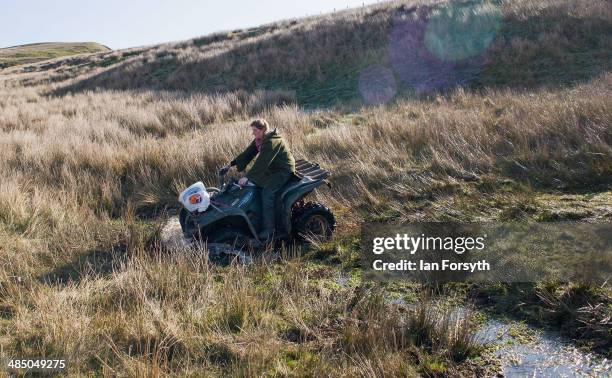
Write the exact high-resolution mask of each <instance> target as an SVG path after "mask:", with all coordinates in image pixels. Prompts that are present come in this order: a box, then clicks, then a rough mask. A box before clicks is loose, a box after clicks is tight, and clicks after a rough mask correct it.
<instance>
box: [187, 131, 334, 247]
mask: <svg viewBox="0 0 612 378" xmlns="http://www.w3.org/2000/svg"><path fill="white" fill-rule="evenodd" d="M250 126H251V129H252V133H253V136H254V137H255V138H254V140H253V141H252V142H251V144H250V145H249V146H248V147H247V148H246V150H245V151H244V152H242V153H241V154H240V155H238V156H237V157H236V158H235V159H234V160H232V161H231V162H230V163H228V164H227V165H226V166H224V167H223V168H222V169H221V170H220V171H219V188H208V189H207V190H208V191H209V193H210V206H208V207H207V208H206V209H205V210H204V211H202V210H200V211H199V212H190V211H188V210H187V209H186V208H183V209H182V210H181V213H180V216H179V220H180V223H181V227H182V229H183V233H184V234H185V236H186V237H197V238H200V239H206V240H207V241H208V242H209V243H235V242H236V241H237V240H240V241H241V244H243V243H242V242H245V240H254V241H255V242H256V243H258V244H262V243H265V242H269V241H272V240H276V239H285V238H288V237H290V236H294V237H298V238H301V239H308V238H310V237H316V238H323V239H325V238H329V237H330V236H331V234H332V232H333V230H334V228H335V219H334V216H333V214H332V212H331V211H330V210H329V209H328V208H327V207H326V206H324V205H322V204H319V203H313V202H308V203H305V202H304V200H303V199H304V197H305V196H306V195H308V194H309V193H310V192H312V191H313V190H314V189H315V188H317V187H319V186H320V185H322V184H323V183H327V181H326V180H325V179H326V178H327V177H328V176H329V172H328V171H326V170H324V169H321V168H320V167H319V166H318V165H316V164H312V163H309V162H307V161H305V160H297V161H295V160H294V158H293V156H292V154H291V152H290V150H289V148H288V147H287V146H286V144H285V142H284V141H283V139H282V138H281V137H280V135H279V134H278V133H277V132H276V130H273V131H270V132H267V130H268V124H267V122H266V121H265V120H255V121H253V122H252V123H251V124H250ZM254 158H255V161H254V163H253V164H252V167H251V168H250V169H249V170H248V172H247V173H246V177H243V178H241V179H240V180H239V181H238V182H232V183H230V184H229V185H227V186H226V184H225V175H226V173H227V172H228V171H229V169H230V168H231V167H232V166H236V167H237V168H238V170H239V171H244V170H245V168H246V167H247V165H248V164H249V163H250V162H251V161H252V160H253V159H254ZM244 244H246V242H245V243H244Z"/></svg>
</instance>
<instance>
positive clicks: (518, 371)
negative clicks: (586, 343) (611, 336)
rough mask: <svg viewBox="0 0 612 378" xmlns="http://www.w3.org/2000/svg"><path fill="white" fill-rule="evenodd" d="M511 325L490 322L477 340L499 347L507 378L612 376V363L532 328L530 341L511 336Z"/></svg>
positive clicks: (552, 334) (558, 337) (549, 333)
mask: <svg viewBox="0 0 612 378" xmlns="http://www.w3.org/2000/svg"><path fill="white" fill-rule="evenodd" d="M511 326H512V323H510V322H502V321H499V320H489V321H487V323H486V324H485V325H484V326H483V327H482V328H481V330H480V331H479V332H478V335H477V338H478V339H479V340H481V341H482V342H483V343H486V344H489V345H491V344H493V345H495V346H497V347H498V349H497V350H496V352H495V353H496V355H497V356H498V357H499V358H500V360H501V364H502V369H503V374H504V376H506V377H609V376H612V375H611V374H612V362H611V361H609V360H607V359H605V358H600V357H597V356H595V355H593V354H591V353H587V352H583V351H580V350H579V349H577V348H576V347H574V346H572V345H570V344H569V343H567V342H566V341H565V340H563V338H562V337H561V336H559V335H558V334H555V333H552V332H542V331H538V330H535V329H529V331H530V337H529V341H523V342H521V341H519V340H517V339H515V338H514V337H512V336H510V334H509V330H510V327H511Z"/></svg>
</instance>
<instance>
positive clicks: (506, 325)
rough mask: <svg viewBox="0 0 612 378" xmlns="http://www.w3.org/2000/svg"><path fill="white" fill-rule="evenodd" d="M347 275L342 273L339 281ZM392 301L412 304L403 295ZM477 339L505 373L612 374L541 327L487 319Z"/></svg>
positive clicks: (604, 363) (601, 361)
mask: <svg viewBox="0 0 612 378" xmlns="http://www.w3.org/2000/svg"><path fill="white" fill-rule="evenodd" d="M345 278H346V277H345V276H342V275H341V276H340V277H339V278H338V280H337V282H338V284H342V283H344V282H346V281H344V279H345ZM390 303H392V304H395V305H398V306H406V307H408V308H410V307H413V306H414V305H413V304H407V303H406V302H405V301H404V300H403V299H401V298H399V299H397V298H396V299H393V300H391V301H390ZM469 312H470V310H467V309H466V308H464V307H457V308H456V309H455V310H454V311H453V315H452V316H458V317H464V316H467V314H468V313H469ZM513 327H514V328H517V327H518V328H519V329H523V332H522V333H525V334H526V335H525V337H520V336H519V338H517V337H514V336H512V335H513V334H514V335H516V332H512V331H511V329H512V328H513ZM476 340H477V341H478V342H480V343H482V344H485V345H489V346H492V347H493V348H494V349H495V355H496V356H497V357H498V358H499V359H500V362H501V368H502V371H501V373H502V374H503V376H504V377H612V361H610V360H608V359H605V358H602V357H599V356H596V355H594V354H592V353H589V352H585V351H582V350H579V349H578V348H576V347H575V346H573V345H571V344H570V343H569V342H568V341H567V340H565V339H564V338H562V337H561V336H560V335H559V334H558V333H554V332H549V331H542V330H539V329H535V328H532V327H528V326H525V325H523V324H520V323H517V322H513V321H501V320H497V319H488V320H487V321H486V322H485V324H484V325H483V326H482V327H481V328H480V330H479V331H478V332H477V334H476Z"/></svg>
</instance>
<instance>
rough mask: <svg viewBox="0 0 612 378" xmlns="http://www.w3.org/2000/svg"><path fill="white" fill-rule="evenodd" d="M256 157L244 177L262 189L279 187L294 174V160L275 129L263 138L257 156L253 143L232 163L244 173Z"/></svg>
mask: <svg viewBox="0 0 612 378" xmlns="http://www.w3.org/2000/svg"><path fill="white" fill-rule="evenodd" d="M255 156H257V159H255V162H254V163H253V165H252V166H251V169H249V171H248V172H247V174H246V177H247V178H248V179H249V180H251V181H252V182H254V183H255V185H257V186H260V187H262V188H272V187H276V186H280V185H282V184H284V183H285V181H286V180H287V177H288V174H292V173H295V160H294V159H293V155H292V154H291V151H290V150H289V147H287V145H286V144H285V141H284V140H283V138H282V137H281V136H280V135H278V134H277V133H276V129H275V130H273V131H270V132H268V133H266V135H264V137H263V141H262V145H261V151H260V152H259V155H258V154H257V147H256V145H255V141H252V142H251V144H249V146H248V147H247V148H246V150H244V152H242V153H241V154H240V155H238V156H237V157H236V158H235V159H234V160H233V161H232V163H235V164H236V167H237V168H238V171H241V172H242V171H244V169H245V168H246V167H247V165H249V163H250V162H251V160H253V158H254V157H255Z"/></svg>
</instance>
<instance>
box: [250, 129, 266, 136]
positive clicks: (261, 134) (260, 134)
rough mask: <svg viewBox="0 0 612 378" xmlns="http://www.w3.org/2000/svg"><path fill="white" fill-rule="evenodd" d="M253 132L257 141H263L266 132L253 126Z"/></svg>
mask: <svg viewBox="0 0 612 378" xmlns="http://www.w3.org/2000/svg"><path fill="white" fill-rule="evenodd" d="M251 131H252V132H253V136H254V137H255V139H261V138H263V136H264V134H265V133H266V131H265V130H263V129H262V130H260V129H258V128H257V127H255V126H251Z"/></svg>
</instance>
